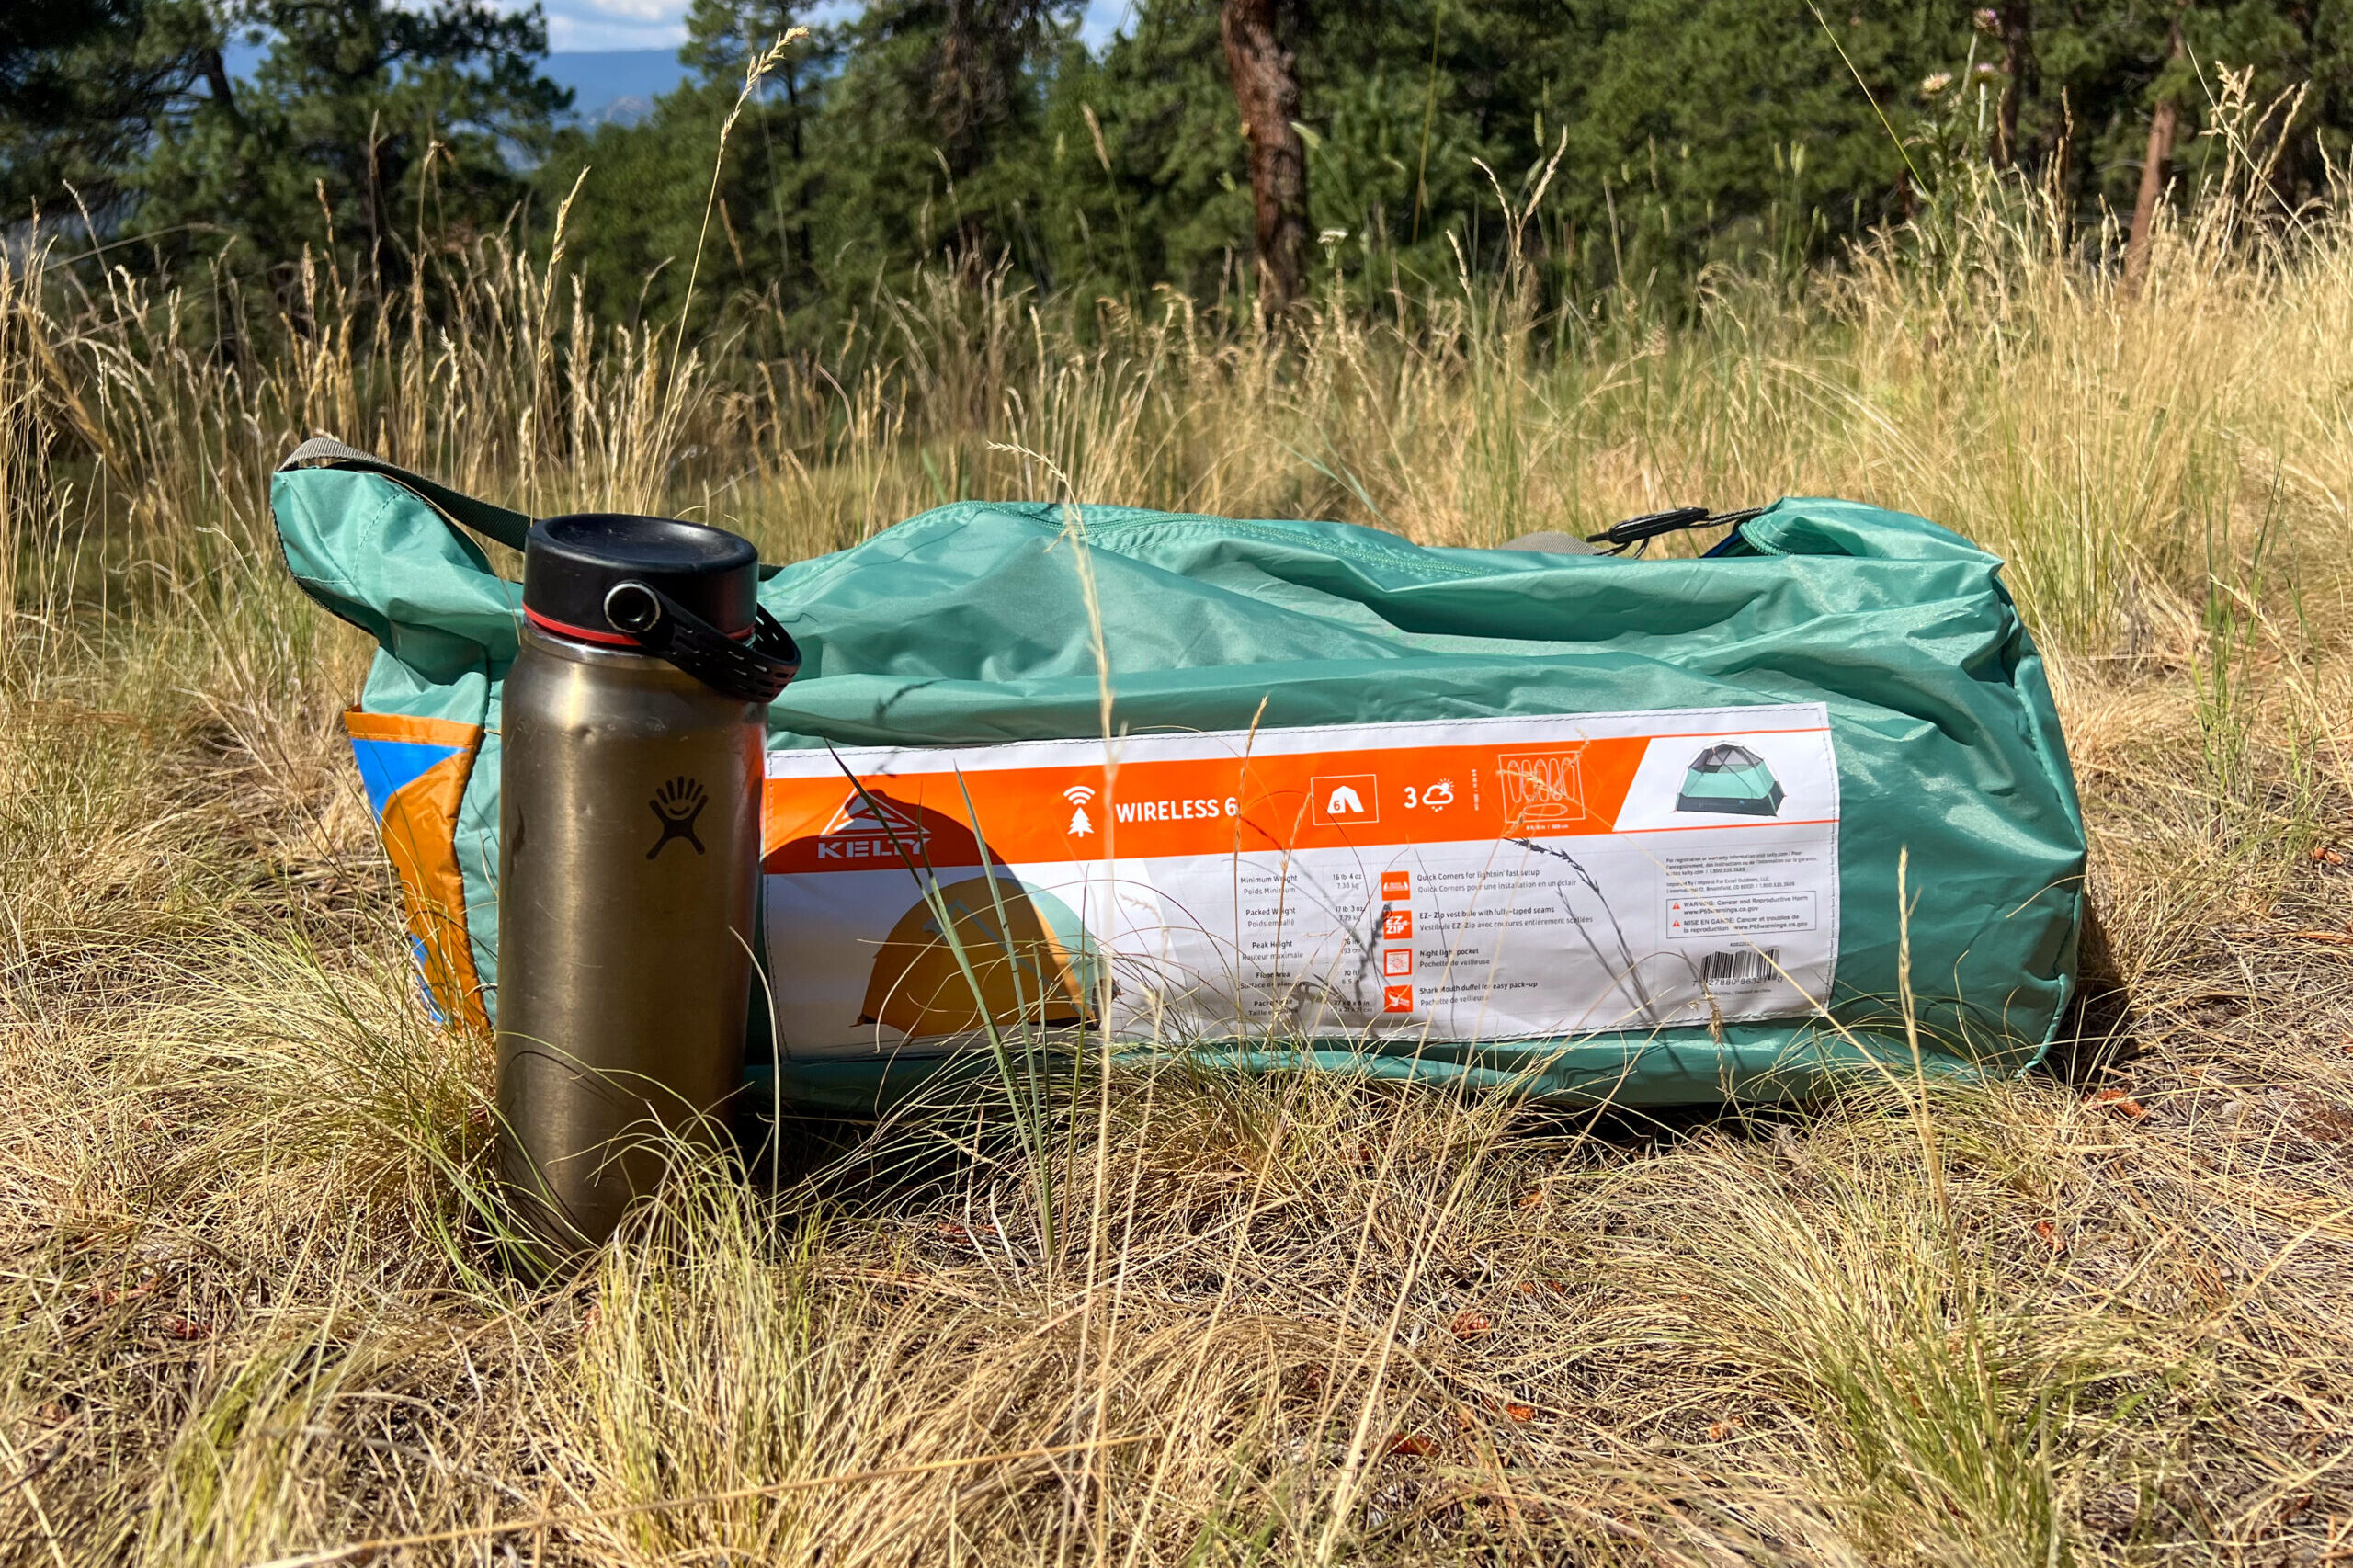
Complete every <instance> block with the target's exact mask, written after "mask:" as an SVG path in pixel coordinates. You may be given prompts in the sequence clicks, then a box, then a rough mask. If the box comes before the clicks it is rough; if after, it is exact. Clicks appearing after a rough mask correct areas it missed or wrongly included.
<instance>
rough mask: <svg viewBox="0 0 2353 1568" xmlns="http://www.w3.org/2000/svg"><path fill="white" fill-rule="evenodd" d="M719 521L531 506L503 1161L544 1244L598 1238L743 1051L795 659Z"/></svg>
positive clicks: (516, 703) (689, 1137)
mask: <svg viewBox="0 0 2353 1568" xmlns="http://www.w3.org/2000/svg"><path fill="white" fill-rule="evenodd" d="M758 581H759V558H758V555H757V553H756V551H754V550H753V548H752V546H751V544H750V542H749V541H748V540H743V539H739V538H738V537H736V536H735V535H733V534H732V533H728V532H726V531H724V530H723V529H720V528H706V527H704V526H702V525H700V524H698V523H688V522H681V521H677V520H676V519H673V518H666V517H631V516H625V515H620V514H607V513H587V514H581V515H577V516H573V517H549V518H545V519H543V520H541V521H540V522H537V523H535V524H533V525H532V527H531V531H530V537H529V543H528V545H527V547H526V548H525V551H524V556H523V609H524V615H525V619H526V625H525V626H524V628H523V634H522V651H521V653H520V654H519V655H518V656H517V659H516V661H515V664H514V666H513V668H512V669H510V670H509V671H508V672H507V676H506V687H505V697H504V705H503V714H502V718H501V722H500V734H499V744H500V752H501V760H500V769H501V771H500V775H499V789H500V800H501V807H500V809H501V813H502V820H501V822H500V835H499V879H498V913H499V923H498V991H497V1003H498V1108H499V1112H500V1115H501V1118H502V1123H503V1125H502V1132H501V1142H500V1150H499V1169H500V1175H501V1176H502V1178H503V1179H504V1181H505V1182H506V1186H507V1189H508V1192H509V1195H510V1197H511V1199H513V1201H514V1204H515V1206H516V1209H517V1213H518V1216H519V1217H520V1218H521V1220H522V1221H523V1224H524V1226H525V1228H526V1229H527V1230H528V1232H529V1234H530V1240H531V1242H532V1243H533V1246H532V1248H531V1250H532V1251H535V1252H536V1253H537V1254H538V1255H539V1256H540V1258H541V1259H542V1260H547V1259H550V1258H551V1257H560V1256H563V1255H566V1254H570V1253H575V1252H578V1251H580V1250H583V1249H585V1248H587V1247H592V1246H594V1245H596V1244H598V1243H601V1242H602V1241H603V1240H604V1239H605V1238H606V1237H607V1236H608V1235H610V1234H611V1233H612V1231H613V1228H614V1226H615V1225H616V1224H618V1223H619V1222H620V1218H621V1214H622V1211H623V1210H625V1209H626V1208H627V1207H628V1206H629V1204H630V1202H631V1200H632V1199H635V1198H637V1197H639V1196H640V1195H642V1194H643V1193H645V1192H647V1191H649V1190H650V1189H651V1188H652V1187H654V1185H655V1184H656V1183H657V1182H658V1181H659V1180H660V1178H661V1174H662V1171H663V1168H664V1165H665V1151H666V1150H667V1149H668V1148H670V1147H674V1146H676V1141H680V1140H683V1141H685V1142H688V1143H689V1144H692V1143H695V1142H705V1141H708V1140H709V1139H710V1138H712V1137H713V1136H714V1135H715V1134H716V1131H717V1129H718V1126H719V1118H721V1117H722V1116H723V1114H724V1110H725V1106H726V1101H727V1098H728V1096H730V1095H731V1094H732V1093H733V1090H734V1088H735V1086H736V1085H737V1083H738V1082H739V1081H740V1078H741V1075H742V1070H743V1053H744V1028H745V1007H746V1006H747V1004H748V1001H749V999H750V995H751V980H752V964H753V953H752V926H753V910H754V901H755V896H756V888H757V882H758V870H759V864H758V863H759V848H760V846H759V820H760V813H759V800H760V783H761V774H762V751H763V731H764V724H765V718H766V709H767V703H768V701H769V699H772V698H773V697H775V695H776V694H777V692H778V691H779V690H781V689H782V688H783V686H784V684H785V682H786V681H787V680H789V679H790V678H791V676H792V673H793V671H794V670H795V669H796V668H797V667H798V665H799V662H800V655H799V653H798V651H797V650H795V649H794V648H793V645H792V640H791V638H790V637H789V636H787V635H786V634H785V632H784V631H783V629H782V628H781V627H779V626H778V625H777V623H776V622H775V621H774V620H773V619H769V618H768V616H767V613H766V612H765V611H763V610H761V609H760V608H759V607H758V603H757V601H756V597H755V594H756V588H757V586H758Z"/></svg>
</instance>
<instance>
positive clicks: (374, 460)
mask: <svg viewBox="0 0 2353 1568" xmlns="http://www.w3.org/2000/svg"><path fill="white" fill-rule="evenodd" d="M313 463H316V464H319V465H321V466H323V467H326V468H351V469H358V470H360V471H361V472H367V473H381V474H382V475H383V476H384V477H385V478H386V479H389V480H391V481H392V483H395V484H398V485H400V486H402V487H403V488H404V489H407V490H411V491H414V492H415V494H417V496H418V497H419V498H420V499H422V500H423V501H424V502H425V503H426V505H427V506H431V507H432V508H433V509H434V510H435V511H437V512H438V513H440V514H441V515H442V516H443V517H447V518H449V520H450V521H451V522H453V523H456V524H458V525H460V527H463V528H472V530H473V531H474V532H476V533H478V534H480V535H482V536H483V538H484V539H494V540H497V541H498V542H499V543H501V544H503V545H505V546H506V547H507V548H508V549H509V550H517V551H519V550H521V549H522V548H523V540H524V537H525V536H526V535H528V534H529V532H530V531H531V519H530V518H529V517H526V516H525V515H524V514H522V513H521V512H510V511H508V510H507V509H506V507H504V506H492V505H491V504H490V503H489V502H487V501H477V500H475V499H474V498H473V497H472V496H471V495H464V494H459V493H458V492H457V491H455V490H452V489H450V488H449V486H448V485H446V484H436V483H433V481H431V480H429V479H426V478H424V477H423V476H422V475H419V474H414V473H411V472H409V471H408V470H406V469H404V468H399V467H395V466H394V465H393V464H392V463H388V462H386V461H385V460H383V459H381V458H380V457H377V456H376V455H374V454H373V453H371V452H363V451H361V450H360V449H358V448H357V447H347V446H345V445H344V444H343V443H342V442H341V441H337V440H333V439H331V438H329V437H325V436H313V437H311V438H310V439H309V440H307V441H305V442H303V443H302V444H301V446H299V447H297V448H295V449H293V450H292V451H290V452H289V453H287V454H286V460H285V461H284V462H282V463H279V464H278V472H280V473H284V472H286V471H287V470H288V469H292V468H306V467H309V466H310V465H312V464H313Z"/></svg>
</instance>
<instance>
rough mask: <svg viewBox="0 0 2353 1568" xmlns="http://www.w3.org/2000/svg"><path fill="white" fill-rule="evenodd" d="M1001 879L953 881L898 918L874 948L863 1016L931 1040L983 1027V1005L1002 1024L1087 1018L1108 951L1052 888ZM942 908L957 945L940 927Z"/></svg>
mask: <svg viewBox="0 0 2353 1568" xmlns="http://www.w3.org/2000/svg"><path fill="white" fill-rule="evenodd" d="M943 909H944V910H945V911H946V912H947V915H948V924H949V927H950V929H951V931H952V933H953V937H954V940H953V941H952V942H950V941H949V939H947V937H946V936H945V935H944V934H943V933H942V931H941V928H940V927H941V922H940V915H939V912H940V911H941V910H943ZM1000 910H1002V912H1003V913H1002V916H1001V917H1000V914H999V911H1000ZM959 948H961V949H963V961H962V962H961V963H960V962H959V961H958V960H957V949H959ZM968 965H969V966H970V969H971V973H970V975H969V976H968V975H967V973H966V966H968ZM1100 979H1101V971H1100V956H1099V954H1097V951H1096V949H1095V946H1094V943H1093V941H1092V939H1091V938H1089V937H1088V936H1087V934H1086V929H1085V927H1083V926H1081V925H1080V924H1079V919H1078V916H1077V915H1074V914H1073V913H1072V912H1071V909H1070V906H1069V905H1068V904H1066V903H1063V901H1062V900H1060V899H1058V898H1056V897H1055V896H1054V895H1053V894H1051V893H1050V892H1046V891H1045V890H1044V889H1043V888H1037V887H1032V886H1029V884H1028V883H1025V882H1022V881H1017V880H1016V879H1014V878H1013V877H1011V876H1008V875H1006V874H1005V873H1003V872H1000V873H998V875H997V876H996V878H995V887H994V888H992V887H991V886H990V879H989V878H988V877H986V876H976V877H968V878H966V879H965V880H964V881H958V882H950V883H948V884H946V885H944V886H940V887H939V888H938V893H937V895H936V903H935V900H934V899H929V898H926V899H919V900H918V901H917V902H916V903H915V905H914V906H913V907H912V908H910V909H909V910H908V911H907V912H906V913H905V914H904V915H900V916H899V919H898V921H897V923H896V924H895V925H893V926H892V927H891V934H890V935H889V936H888V937H884V938H883V939H882V945H881V950H880V951H879V952H878V953H877V954H876V955H875V959H874V968H873V971H872V972H871V973H870V975H869V976H868V978H867V983H866V1004H865V1006H864V1007H863V1008H862V1009H861V1010H860V1016H859V1017H858V1022H859V1023H861V1024H877V1023H880V1024H887V1025H889V1026H890V1027H891V1028H894V1029H897V1030H898V1031H899V1032H900V1033H901V1034H904V1035H905V1036H906V1037H907V1038H908V1039H910V1040H924V1039H929V1038H931V1037H934V1036H938V1035H954V1034H965V1033H969V1032H971V1031H972V1030H974V1029H977V1028H981V1026H982V1023H983V1017H982V1008H983V1006H985V1007H986V1009H987V1020H986V1021H988V1022H991V1023H995V1024H1016V1023H1029V1024H1036V1025H1043V1026H1048V1027H1051V1026H1055V1025H1067V1024H1078V1023H1084V1022H1086V1018H1087V1017H1088V1015H1089V1009H1090V1007H1091V1006H1092V1005H1093V1003H1094V1000H1095V987H1096V984H1097V982H1098V981H1099V980H1100Z"/></svg>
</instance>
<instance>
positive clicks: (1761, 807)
mask: <svg viewBox="0 0 2353 1568" xmlns="http://www.w3.org/2000/svg"><path fill="white" fill-rule="evenodd" d="M1675 809H1676V810H1677V811H1678V812H1721V813H1722V814H1723V815H1726V816H1735V817H1770V816H1779V815H1780V813H1781V781H1780V780H1779V779H1778V778H1774V777H1773V770H1772V769H1771V768H1769V767H1766V766H1765V759H1764V758H1763V757H1761V756H1757V755H1756V753H1755V752H1753V751H1750V750H1749V749H1748V748H1747V747H1746V746H1741V745H1734V744H1732V743H1731V742H1730V741H1726V742H1724V743H1722V744H1720V745H1712V746H1710V747H1709V748H1708V749H1707V750H1706V751H1703V752H1701V753H1700V754H1699V756H1695V757H1693V758H1692V759H1691V766H1690V767H1688V769H1686V770H1685V772H1684V775H1683V792H1682V793H1681V794H1679V795H1677V796H1676V797H1675Z"/></svg>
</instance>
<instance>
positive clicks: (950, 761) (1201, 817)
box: [762, 704, 1838, 1055]
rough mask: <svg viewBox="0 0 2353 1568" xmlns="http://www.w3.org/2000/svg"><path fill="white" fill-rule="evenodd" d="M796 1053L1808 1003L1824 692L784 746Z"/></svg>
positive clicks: (1815, 920)
mask: <svg viewBox="0 0 2353 1568" xmlns="http://www.w3.org/2000/svg"><path fill="white" fill-rule="evenodd" d="M764 804H765V812H764V818H763V831H762V843H763V851H764V856H765V869H766V871H767V878H766V881H765V886H766V889H767V893H766V897H767V930H768V933H769V941H770V944H771V952H770V957H771V962H772V966H773V970H772V972H773V977H774V980H775V986H776V994H777V996H778V999H779V1000H778V1007H779V1028H780V1029H781V1031H782V1033H783V1036H784V1043H785V1048H786V1050H788V1051H790V1052H792V1053H793V1054H796V1055H800V1054H820V1055H822V1054H843V1053H851V1052H857V1051H893V1050H899V1049H903V1048H905V1047H908V1046H910V1045H922V1044H926V1042H930V1043H938V1044H940V1045H942V1046H943V1047H944V1046H947V1045H952V1044H954V1043H956V1042H957V1041H959V1040H963V1039H967V1038H970V1037H971V1036H972V1034H973V1033H974V1032H975V1031H977V1030H979V1029H980V1028H982V1027H983V1025H994V1026H1012V1025H1020V1024H1029V1025H1035V1026H1036V1027H1040V1028H1049V1027H1061V1026H1065V1025H1076V1024H1086V1023H1097V1024H1101V1025H1105V1026H1107V1027H1109V1028H1112V1029H1114V1030H1115V1031H1120V1032H1131V1033H1132V1032H1137V1031H1139V1030H1142V1029H1146V1028H1150V1029H1160V1030H1169V1029H1174V1030H1176V1031H1178V1032H1179V1033H1181V1034H1183V1035H1185V1036H1187V1037H1188V1038H1197V1039H1225V1038H1236V1037H1240V1036H1245V1035H1250V1034H1253V1033H1262V1032H1264V1031H1267V1030H1278V1031H1286V1032H1290V1033H1296V1034H1299V1035H1302V1036H1305V1037H1312V1038H1316V1039H1329V1038H1332V1037H1334V1036H1343V1037H1367V1038H1372V1037H1379V1036H1383V1035H1395V1034H1398V1033H1400V1032H1401V1031H1404V1032H1409V1033H1416V1034H1417V1035H1418V1036H1420V1037H1426V1038H1432V1039H1451V1040H1475V1039H1521V1038H1531V1037H1540V1036H1552V1035H1572V1034H1576V1033H1580V1032H1587V1033H1590V1032H1598V1031H1601V1030H1606V1029H1620V1030H1623V1029H1635V1030H1647V1029H1653V1028H1665V1027H1674V1026H1677V1025H1682V1024H1688V1023H1692V1022H1694V1021H1696V1022H1697V1023H1699V1024H1700V1025H1706V1024H1708V1023H1709V1022H1711V1020H1718V1019H1725V1018H1741V1017H1771V1016H1780V1015H1787V1014H1790V1013H1792V1012H1803V1011H1806V1010H1808V1009H1809V1008H1811V1007H1812V1006H1813V998H1814V997H1815V996H1816V995H1819V994H1827V987H1828V984H1829V982H1830V979H1831V975H1832V970H1833V967H1834V965H1835V962H1836V949H1837V894H1838V888H1837V817H1838V787H1837V775H1836V760H1835V753H1834V751H1833V748H1832V745H1831V737H1830V730H1829V722H1828V719H1827V715H1826V714H1825V712H1824V710H1823V708H1822V707H1821V706H1820V705H1819V704H1776V705H1770V706H1760V707H1749V708H1725V709H1704V710H1674V711H1664V712H1647V713H1602V714H1537V715H1527V716H1514V717H1510V718H1495V719H1450V720H1436V721H1425V722H1382V723H1374V724H1358V725H1328V726H1317V727H1313V728H1299V729H1279V730H1260V731H1257V732H1256V733H1248V732H1216V733H1155V734H1148V735H1130V736H1125V737H1121V738H1120V739H1118V740H1115V741H1111V742H1108V743H1107V742H1103V741H1066V740H1057V741H1022V742H1012V743H1007V744H999V745H990V746H972V747H960V748H953V749H948V748H921V747H905V748H882V747H876V748H860V749H857V750H847V751H841V752H838V753H836V752H830V751H790V750H789V751H779V752H775V753H772V754H770V756H769V759H768V777H767V793H766V798H765V802H764Z"/></svg>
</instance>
